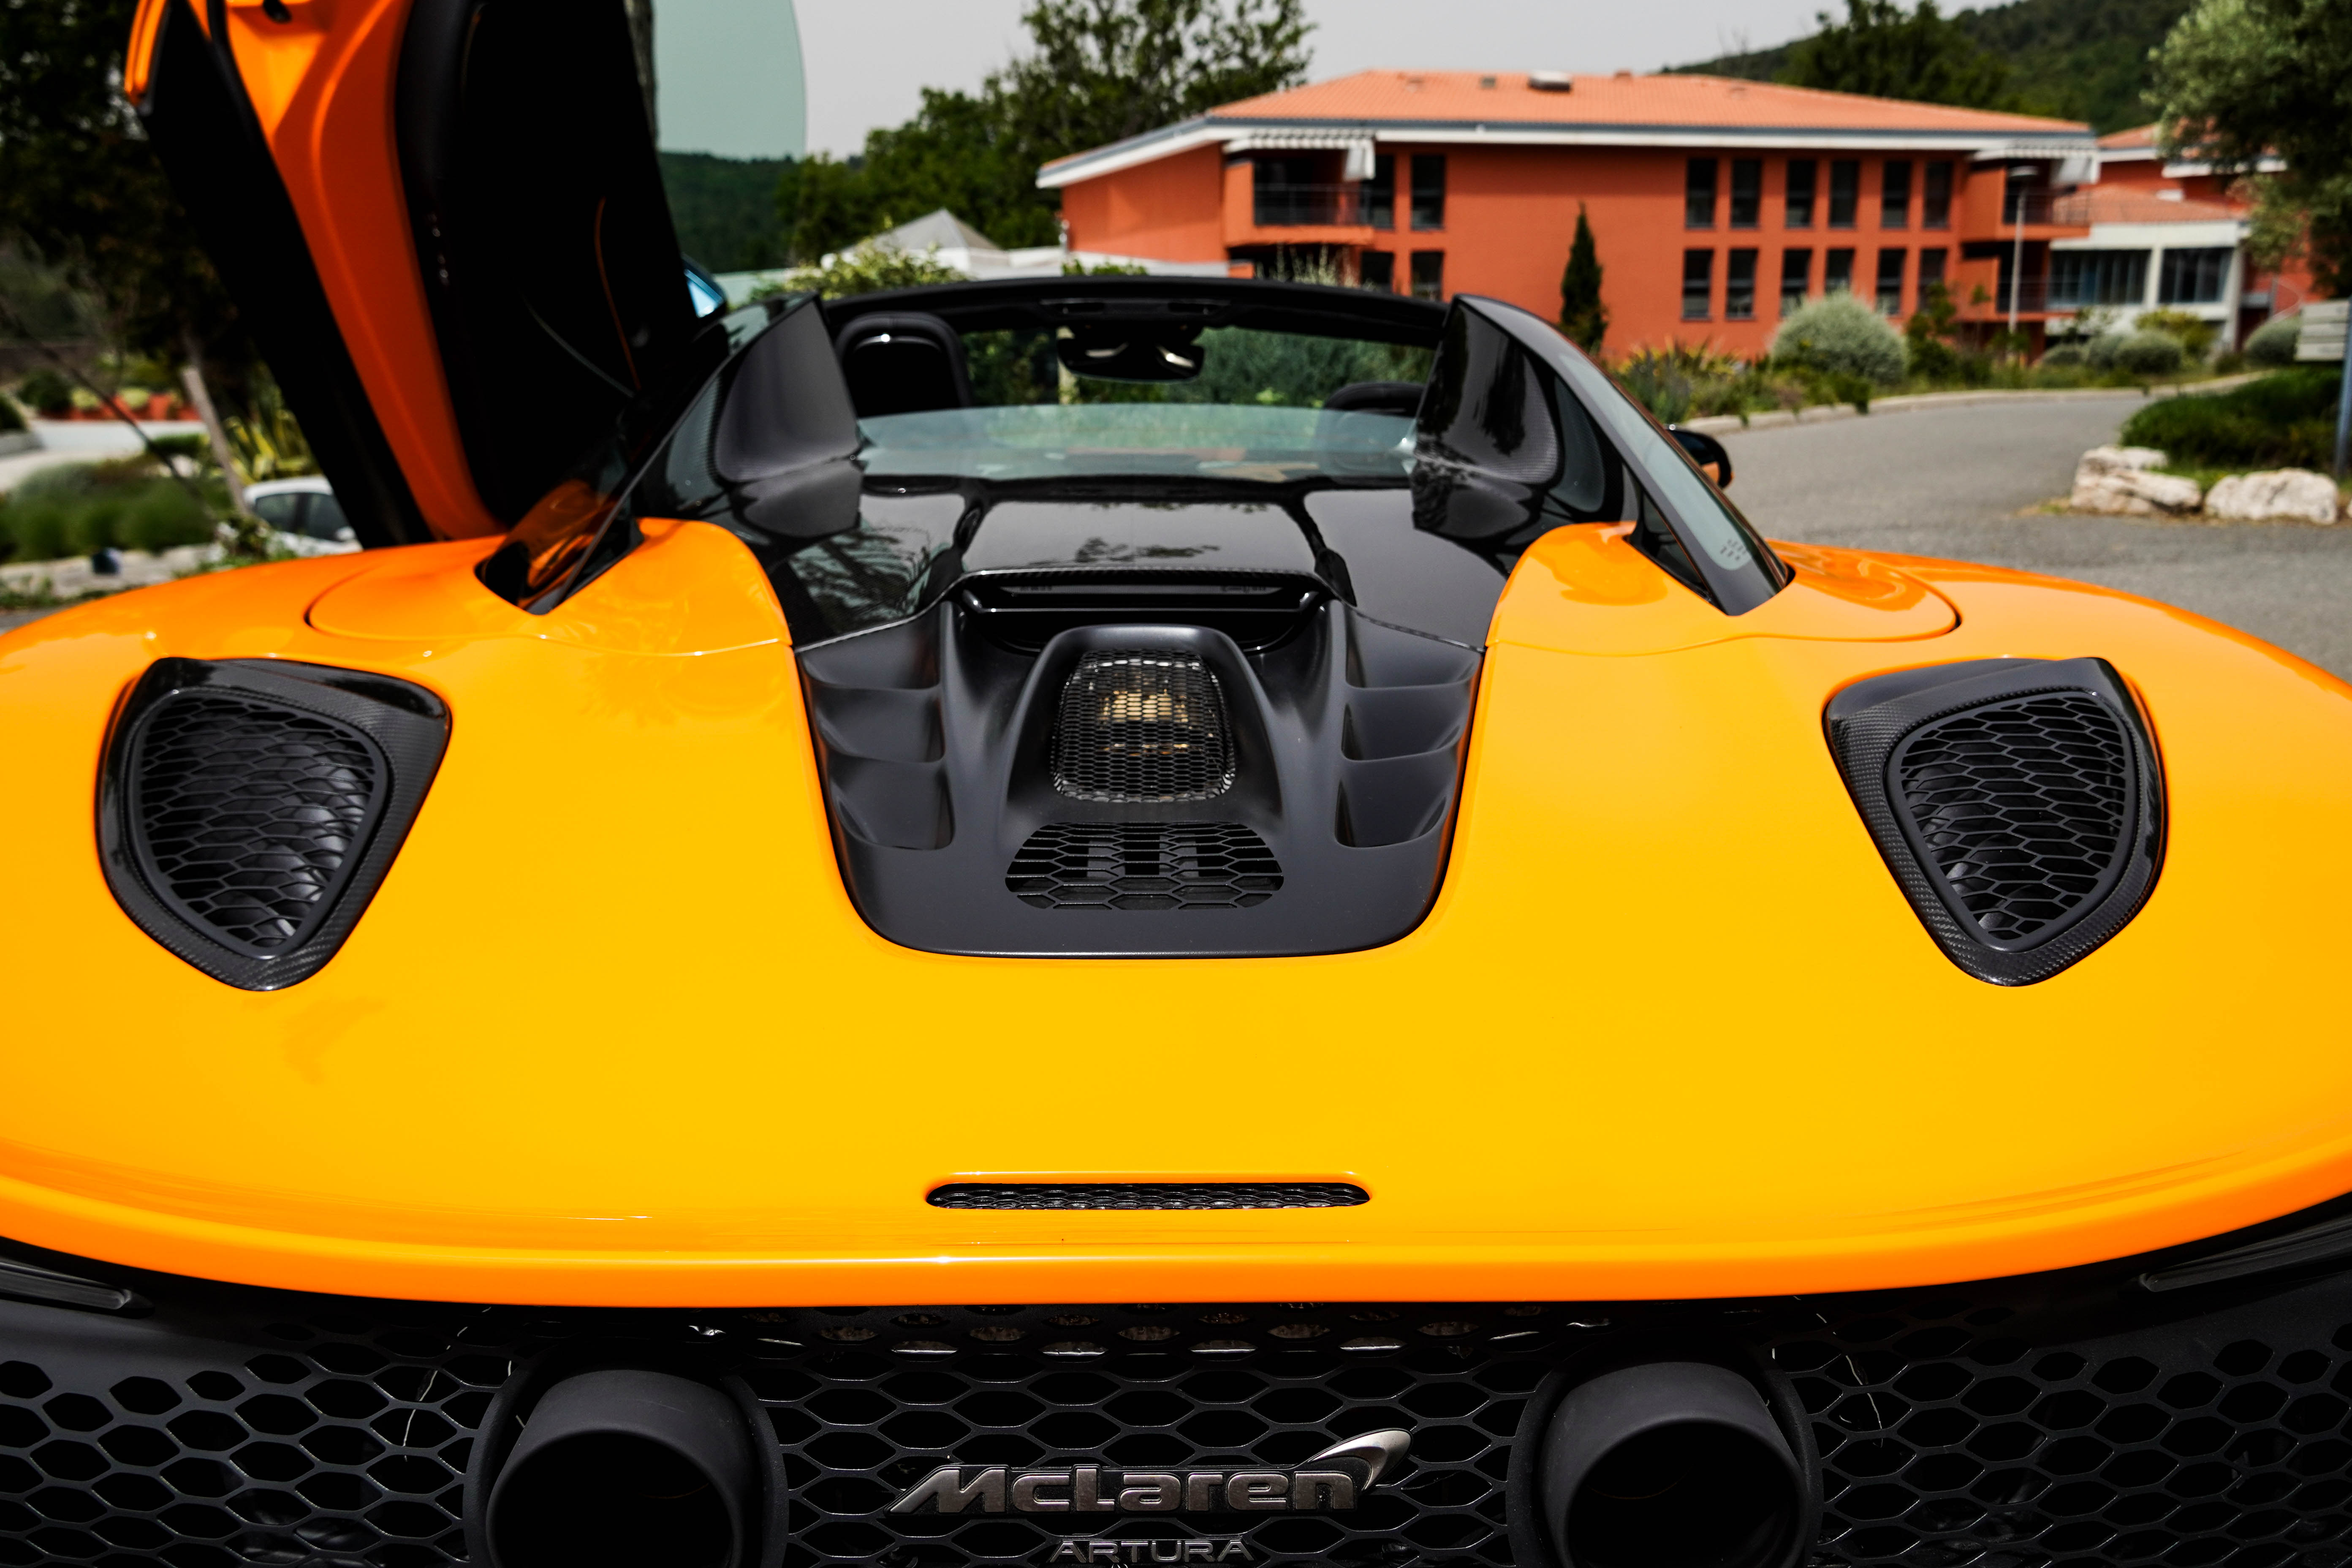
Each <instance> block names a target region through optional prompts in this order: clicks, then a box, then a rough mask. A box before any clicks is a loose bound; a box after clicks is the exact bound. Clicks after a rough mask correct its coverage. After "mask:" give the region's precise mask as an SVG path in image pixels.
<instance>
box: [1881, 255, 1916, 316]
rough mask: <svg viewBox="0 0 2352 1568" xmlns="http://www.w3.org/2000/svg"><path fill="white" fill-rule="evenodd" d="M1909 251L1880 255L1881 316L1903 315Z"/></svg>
mask: <svg viewBox="0 0 2352 1568" xmlns="http://www.w3.org/2000/svg"><path fill="white" fill-rule="evenodd" d="M1910 254H1911V253H1910V252H1909V251H1907V250H1882V251H1880V252H1879V253H1878V310H1879V313H1880V314H1881V315H1886V316H1899V315H1901V314H1902V313H1903V266H1904V263H1905V261H1906V259H1907V258H1909V256H1910Z"/></svg>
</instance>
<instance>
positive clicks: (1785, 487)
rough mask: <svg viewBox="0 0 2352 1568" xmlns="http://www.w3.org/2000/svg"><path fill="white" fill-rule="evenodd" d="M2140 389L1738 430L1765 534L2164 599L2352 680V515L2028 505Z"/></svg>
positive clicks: (1744, 504) (1734, 456) (2109, 427)
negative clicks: (2238, 516) (2239, 519)
mask: <svg viewBox="0 0 2352 1568" xmlns="http://www.w3.org/2000/svg"><path fill="white" fill-rule="evenodd" d="M2139 403H2140V400H2139V399H2138V398H2137V396H2135V395H2131V394H2129V393H2124V394H2119V395H2116V397H2113V398H2085V399H2080V400H2072V401H2067V402H2047V403H2040V402H2035V403H2009V404H1980V405H1975V406H1972V407H1966V408H1947V409H1938V410H1937V411H1935V412H1932V413H1928V412H1916V413H1914V412H1906V413H1901V414H1882V415H1876V416H1871V417H1868V418H1863V419H1845V420H1839V421H1835V422H1833V423H1829V424H1822V425H1800V426H1795V427H1794V428H1783V429H1776V430H1751V431H1744V432H1740V433H1738V434H1735V435H1731V436H1728V437H1725V441H1726V443H1727V445H1728V446H1729V447H1730V448H1731V460H1732V463H1733V466H1734V468H1735V470H1736V472H1735V476H1734V479H1733V482H1732V489H1731V493H1732V495H1733V496H1734V497H1736V498H1737V499H1738V501H1739V504H1740V507H1741V509H1742V510H1745V511H1746V512H1747V513H1748V516H1749V517H1750V518H1751V519H1753V520H1754V521H1756V523H1757V525H1758V526H1759V527H1760V528H1762V529H1763V530H1764V531H1765V532H1767V533H1769V534H1770V535H1772V536H1773V537H1774V538H1776V539H1790V540H1802V541H1805V542H1809V543H1814V544H1843V545H1853V546H1859V547H1861V548H1864V549H1872V550H1891V551H1901V552H1905V553H1907V554H1912V555H1938V556H1943V557H1946V558H1948V559H1955V560H1963V561H1984V562H1990V563H1993V564H1995V565H2000V566H2015V567H2021V568H2023V569H2025V570H2027V571H2032V572H2046V573H2049V574H2052V575H2053V576H2058V577H2073V578H2077V579H2080V580H2081V581H2083V582H2086V583H2098V584H2104V585H2105V586H2107V587H2111V588H2121V589H2124V590H2126V592H2128V593H2134V594H2141V595H2147V597H2148V598H2151V599H2162V600H2164V601H2165V602H2167V603H2168V604H2174V605H2182V606H2184V607H2185V608H2188V609H2191V610H2195V611H2196V612H2197V613H2198V614H2200V615H2203V616H2211V617H2212V618H2213V619H2215V620H2217V621H2224V622H2227V623H2228V624H2229V625H2231V626H2237V627H2239V628H2240V629H2242V630H2244V631H2249V632H2252V633H2253V634H2254V635H2255V636H2256V637H2263V638H2266V639H2267V640H2269V641H2271V642H2273V643H2276V644H2278V645H2279V646H2280V647H2284V648H2287V649H2289V650H2291V651H2293V652H2294V653H2298V654H2301V655H2302V656H2303V657H2304V658H2307V659H2309V660H2311V661H2312V662H2313V663H2314V664H2316V665H2319V666H2321V667H2323V668H2326V669H2329V670H2332V671H2334V672H2335V673H2336V674H2337V675H2339V676H2343V677H2345V678H2346V679H2352V524H2345V523H2338V524H2336V526H2335V527H2333V528H2314V527H2310V526H2307V525H2298V524H2288V523H2224V524H2217V523H2206V522H2158V521H2142V520H2137V519H2129V520H2127V519H2123V518H2103V517H2053V516H2049V515H2046V514H2030V515H2025V516H2020V515H2019V514H2020V513H2021V512H2026V511H2027V510H2028V509H2030V508H2032V507H2034V506H2035V505H2037V504H2038V503H2040V502H2042V501H2045V500H2052V499H2053V498H2056V497H2060V496H2063V495H2064V494H2065V493H2066V490H2067V489H2068V487H2069V485H2070V483H2071V482H2072V479H2073V476H2074V460H2075V459H2076V458H2079V457H2081V456H2082V455H2083V453H2084V450H2085V449H2086V448H2088V447H2095V446H2097V445H2099V444H2100V443H2101V442H2104V441H2112V440H2114V439H2115V437H2116V431H2117V430H2118V429H2119V428H2120V427H2121V426H2122V425H2123V422H2124V420H2125V419H2126V418H2127V417H2128V416H2130V414H2131V412H2132V410H2133V409H2135V408H2137V407H2138V406H2139Z"/></svg>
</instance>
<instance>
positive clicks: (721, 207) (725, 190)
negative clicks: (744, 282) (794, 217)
mask: <svg viewBox="0 0 2352 1568" xmlns="http://www.w3.org/2000/svg"><path fill="white" fill-rule="evenodd" d="M792 166H793V164H792V160H790V159H788V158H720V157H716V156H714V155H712V154H710V153H663V154H661V171H662V185H663V187H664V188H665V189H666V190H667V191H668V193H669V213H670V218H671V220H672V221H673V222H675V223H676V224H677V241H678V245H679V247H680V248H682V249H683V250H684V251H685V252H686V253H687V254H688V256H691V257H692V258H694V259H695V260H697V261H699V262H700V263H702V265H703V266H705V267H708V268H710V270H712V271H713V272H750V271H755V270H757V269H759V268H766V267H782V265H784V262H785V259H786V258H785V254H784V253H785V236H784V230H783V225H782V223H781V222H779V221H778V220H777V217H776V184H777V182H778V181H779V180H781V179H782V177H783V174H784V171H785V170H787V169H789V168H791V167H792Z"/></svg>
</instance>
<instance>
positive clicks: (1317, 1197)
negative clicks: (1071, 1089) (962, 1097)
mask: <svg viewBox="0 0 2352 1568" xmlns="http://www.w3.org/2000/svg"><path fill="white" fill-rule="evenodd" d="M927 1201H928V1202H929V1204H930V1205H931V1206H932V1207H933V1208H942V1209H1346V1208H1354V1207H1355V1206H1357V1205H1359V1204H1368V1203H1370V1202H1371V1201H1372V1199H1371V1194H1369V1193H1367V1192H1365V1191H1364V1189H1363V1188H1361V1187H1360V1186H1357V1185H1356V1184H1354V1183H1352V1182H950V1183H949V1184H947V1185H945V1186H943V1187H934V1188H932V1189H931V1194H930V1196H929V1199H928V1200H927Z"/></svg>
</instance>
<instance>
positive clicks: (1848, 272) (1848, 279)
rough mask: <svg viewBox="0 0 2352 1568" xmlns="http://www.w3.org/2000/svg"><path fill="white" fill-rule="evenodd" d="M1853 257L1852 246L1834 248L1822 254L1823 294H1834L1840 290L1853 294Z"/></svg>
mask: <svg viewBox="0 0 2352 1568" xmlns="http://www.w3.org/2000/svg"><path fill="white" fill-rule="evenodd" d="M1853 257H1854V250H1853V247H1852V246H1850V245H1841V246H1833V247H1831V248H1830V249H1828V250H1825V251H1823V252H1822V294H1824V295H1830V294H1834V293H1836V292H1837V291H1838V290H1839V289H1844V290H1845V291H1846V292H1847V293H1849V294H1851V293H1853Z"/></svg>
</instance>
